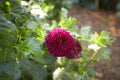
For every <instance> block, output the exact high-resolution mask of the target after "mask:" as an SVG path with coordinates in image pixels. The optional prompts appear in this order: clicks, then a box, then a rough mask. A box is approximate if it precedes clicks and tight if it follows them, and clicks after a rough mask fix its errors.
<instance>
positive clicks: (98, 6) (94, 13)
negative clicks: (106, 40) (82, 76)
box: [69, 0, 120, 80]
mask: <svg viewBox="0 0 120 80" xmlns="http://www.w3.org/2000/svg"><path fill="white" fill-rule="evenodd" d="M70 1H71V2H72V4H74V5H72V7H71V8H70V9H69V16H72V17H74V18H76V19H77V25H78V26H79V27H83V26H91V27H92V31H93V32H95V31H97V32H100V31H102V30H107V31H110V33H111V36H113V37H115V38H116V41H115V42H114V43H113V45H112V46H110V48H111V50H112V58H111V61H110V62H105V61H104V60H103V61H101V62H100V63H98V64H95V65H93V66H94V67H95V69H96V71H97V72H96V80H120V62H119V61H120V0H70Z"/></svg>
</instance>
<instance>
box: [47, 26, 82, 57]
mask: <svg viewBox="0 0 120 80" xmlns="http://www.w3.org/2000/svg"><path fill="white" fill-rule="evenodd" d="M45 44H46V46H47V49H48V51H49V52H50V54H52V55H53V56H55V57H63V56H65V57H67V58H70V59H77V58H79V55H80V53H81V51H82V49H81V45H80V44H79V42H78V41H77V40H75V39H74V38H73V37H72V36H71V35H70V33H69V32H68V31H66V30H64V29H61V28H55V29H53V30H52V31H51V32H50V33H49V34H48V35H47V36H46V38H45Z"/></svg>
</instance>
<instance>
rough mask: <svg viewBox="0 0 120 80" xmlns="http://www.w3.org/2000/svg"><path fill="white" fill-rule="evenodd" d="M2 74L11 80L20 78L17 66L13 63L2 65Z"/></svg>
mask: <svg viewBox="0 0 120 80" xmlns="http://www.w3.org/2000/svg"><path fill="white" fill-rule="evenodd" d="M4 72H5V73H6V74H8V75H9V76H10V78H11V80H17V79H19V77H20V76H21V71H20V70H19V66H18V65H16V63H15V62H13V61H10V62H8V63H6V64H5V65H4Z"/></svg>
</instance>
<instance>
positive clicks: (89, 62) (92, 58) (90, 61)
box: [83, 51, 97, 69]
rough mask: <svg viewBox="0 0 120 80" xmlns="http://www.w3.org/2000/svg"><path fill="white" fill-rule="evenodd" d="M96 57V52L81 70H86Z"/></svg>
mask: <svg viewBox="0 0 120 80" xmlns="http://www.w3.org/2000/svg"><path fill="white" fill-rule="evenodd" d="M96 55H97V51H95V52H94V53H93V55H92V57H91V58H90V60H89V61H88V63H87V64H86V65H85V67H84V68H83V69H86V68H87V67H88V65H89V64H91V63H92V61H93V60H94V58H95V57H96Z"/></svg>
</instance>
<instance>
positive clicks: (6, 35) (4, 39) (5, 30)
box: [0, 18, 17, 48]
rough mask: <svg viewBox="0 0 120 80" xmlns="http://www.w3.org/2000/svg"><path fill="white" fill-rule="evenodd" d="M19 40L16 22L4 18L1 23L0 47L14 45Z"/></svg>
mask: <svg viewBox="0 0 120 80" xmlns="http://www.w3.org/2000/svg"><path fill="white" fill-rule="evenodd" d="M16 41H17V31H16V27H15V25H14V24H12V23H11V22H10V21H6V20H5V18H3V21H2V23H0V47H2V48H5V47H12V46H14V45H15V43H16Z"/></svg>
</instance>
